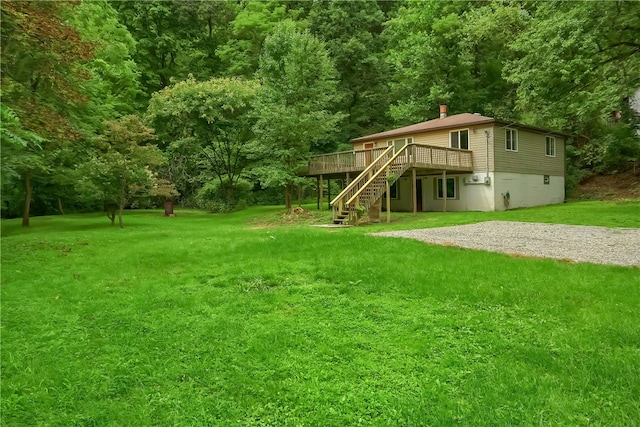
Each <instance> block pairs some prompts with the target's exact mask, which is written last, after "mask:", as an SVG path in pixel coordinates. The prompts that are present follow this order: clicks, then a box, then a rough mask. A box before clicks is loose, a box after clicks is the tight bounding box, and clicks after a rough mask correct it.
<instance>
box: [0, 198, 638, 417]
mask: <svg viewBox="0 0 640 427" xmlns="http://www.w3.org/2000/svg"><path fill="white" fill-rule="evenodd" d="M276 212H277V210H276V209H275V208H264V207H262V208H254V209H251V210H249V211H245V212H240V213H236V214H232V215H217V216H214V215H207V214H201V213H196V212H178V214H179V216H178V217H176V218H163V217H161V216H160V215H159V214H158V213H157V212H135V213H127V215H126V217H125V228H124V229H123V230H120V229H118V228H112V227H109V226H108V225H106V218H103V217H102V216H99V215H82V216H65V217H44V218H34V219H33V227H32V228H31V229H29V230H23V229H21V228H20V227H19V224H18V222H17V221H13V220H11V221H3V223H2V226H3V230H2V234H3V238H2V289H1V290H2V295H1V296H2V421H3V423H5V424H6V425H33V424H50V425H72V424H82V425H167V424H178V425H198V424H214V425H231V424H240V425H311V426H315V425H336V426H341V425H355V424H368V425H405V426H408V425H434V424H436V425H443V424H445V425H448V424H456V423H458V424H463V425H506V424H525V425H531V424H548V425H582V424H592V425H593V424H595V425H636V424H637V423H638V421H637V420H639V419H640V403H639V401H638V398H637V396H640V380H638V378H640V352H639V348H640V329H639V328H638V324H640V313H639V312H638V306H640V272H639V270H638V269H634V268H624V267H615V266H597V265H590V264H567V263H562V262H557V261H551V260H536V259H516V258H510V257H508V256H505V255H501V254H492V253H484V252H477V251H470V250H464V249H459V248H448V247H439V246H432V245H426V244H422V243H420V242H416V241H410V240H402V239H385V238H377V237H371V236H367V235H366V233H367V232H370V231H379V230H382V229H397V228H410V227H430V226H441V225H450V224H458V223H468V222H475V221H479V220H487V219H500V220H526V221H541V222H561V223H572V224H593V225H604V226H627V227H629V226H636V227H637V226H639V225H640V224H639V221H640V220H639V219H638V218H639V217H640V216H639V215H638V214H639V213H640V206H639V205H637V204H626V205H617V204H613V203H602V202H589V203H577V204H568V205H560V206H552V207H545V208H536V209H527V210H517V211H511V212H504V213H450V214H440V213H429V214H424V215H420V216H418V218H417V219H416V218H414V217H413V216H411V215H406V214H404V215H403V214H395V215H394V219H395V222H394V223H393V224H391V225H385V224H380V225H375V226H370V227H359V228H352V229H340V230H332V229H315V228H311V227H308V226H306V225H290V226H286V227H283V226H274V227H265V225H268V224H269V223H271V222H276V221H278V220H279V219H278V218H277V215H276Z"/></svg>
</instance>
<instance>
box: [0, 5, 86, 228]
mask: <svg viewBox="0 0 640 427" xmlns="http://www.w3.org/2000/svg"><path fill="white" fill-rule="evenodd" d="M73 7H74V6H73V5H71V4H68V3H62V2H60V3H58V2H14V1H5V2H2V4H1V8H2V15H3V22H2V26H1V28H0V31H1V36H2V42H3V43H2V44H3V46H2V88H3V96H2V103H3V104H5V105H6V106H8V107H9V108H10V109H11V110H12V111H13V112H14V113H15V114H16V116H17V117H18V118H19V119H20V126H21V127H22V128H23V129H25V130H28V131H30V132H32V133H33V134H36V135H38V136H39V137H40V138H41V141H42V143H41V145H40V148H41V149H38V150H34V149H33V145H32V144H31V145H29V144H27V145H25V146H24V147H23V148H24V151H23V152H22V154H23V156H24V158H25V159H30V160H29V161H28V162H24V163H23V164H22V167H21V168H20V173H21V178H22V181H23V184H24V192H25V204H24V210H23V221H22V224H23V225H24V226H28V225H29V215H30V207H31V197H32V188H33V187H32V182H33V179H34V178H37V177H38V175H43V174H44V173H45V172H47V171H48V170H50V168H49V167H50V166H51V165H50V164H47V162H48V161H50V159H51V158H52V156H51V155H50V154H51V152H52V151H54V150H56V149H58V148H60V146H61V145H63V144H65V143H69V142H70V141H76V142H77V141H79V140H80V139H81V136H82V135H81V132H80V130H79V117H78V115H77V114H76V113H77V111H78V109H80V108H81V106H82V105H83V104H85V103H86V101H87V97H86V96H85V94H84V93H83V92H82V87H83V83H84V82H86V81H87V80H88V79H89V77H90V76H89V74H88V73H87V72H86V71H85V69H84V68H83V66H84V65H85V64H86V62H87V61H88V60H89V59H91V57H92V49H93V46H92V45H91V44H90V43H88V42H85V41H83V40H82V39H81V37H80V34H79V33H78V31H77V30H76V29H75V28H73V27H72V26H71V25H70V24H69V22H68V20H67V17H68V15H69V13H71V11H72V9H73ZM36 160H37V161H36ZM29 165H31V166H29ZM44 178H45V179H46V178H47V177H44ZM3 184H4V183H3Z"/></svg>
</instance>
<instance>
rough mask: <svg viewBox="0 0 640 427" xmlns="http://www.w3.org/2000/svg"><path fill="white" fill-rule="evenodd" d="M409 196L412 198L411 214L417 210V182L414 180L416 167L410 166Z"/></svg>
mask: <svg viewBox="0 0 640 427" xmlns="http://www.w3.org/2000/svg"><path fill="white" fill-rule="evenodd" d="M411 198H412V199H413V200H412V202H413V214H414V215H415V214H416V213H417V212H418V184H417V182H416V168H415V167H413V168H411Z"/></svg>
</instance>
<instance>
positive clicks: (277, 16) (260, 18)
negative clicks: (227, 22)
mask: <svg viewBox="0 0 640 427" xmlns="http://www.w3.org/2000/svg"><path fill="white" fill-rule="evenodd" d="M285 15H286V6H285V5H284V4H280V3H279V2H276V1H248V2H244V3H243V8H242V10H240V12H239V13H238V14H237V15H236V17H235V19H234V20H233V22H232V23H231V35H232V37H231V38H230V39H229V40H228V41H227V43H225V44H224V45H222V46H220V47H219V48H218V49H217V51H216V54H217V55H218V57H220V59H221V60H222V61H223V63H224V64H225V65H226V74H227V75H232V76H247V77H249V76H251V75H252V74H253V73H255V72H256V70H257V68H258V60H259V58H260V51H261V49H262V43H263V42H264V40H265V38H266V37H267V35H268V34H269V32H270V31H271V30H272V29H273V27H274V26H275V25H276V24H277V23H278V22H280V21H281V20H283V19H284V17H285Z"/></svg>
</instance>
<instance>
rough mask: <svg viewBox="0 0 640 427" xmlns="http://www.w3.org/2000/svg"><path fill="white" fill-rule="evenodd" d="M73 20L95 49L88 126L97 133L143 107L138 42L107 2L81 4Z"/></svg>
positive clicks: (88, 67) (89, 69)
mask: <svg viewBox="0 0 640 427" xmlns="http://www.w3.org/2000/svg"><path fill="white" fill-rule="evenodd" d="M69 20H70V22H71V23H72V25H73V26H74V27H75V28H76V29H77V30H78V32H79V34H80V37H81V38H82V40H84V41H86V42H89V43H91V44H92V45H93V46H94V51H93V58H92V59H91V60H90V61H88V63H87V64H86V66H85V69H86V71H87V72H88V74H89V75H90V77H91V80H90V81H89V82H88V83H87V84H86V85H85V88H86V91H85V92H86V94H87V96H88V98H89V99H88V104H87V107H86V108H87V110H88V112H87V114H86V116H87V117H88V118H89V119H90V120H87V121H88V122H89V123H87V125H91V129H90V131H92V132H93V131H95V129H97V128H98V127H100V125H101V124H102V122H103V121H104V120H109V119H113V118H114V117H115V116H122V115H126V114H131V113H133V112H135V111H136V110H139V109H141V108H142V107H141V105H138V104H136V101H137V100H138V99H139V98H140V95H141V87H140V81H139V80H140V72H139V70H138V66H137V65H136V63H135V62H134V60H133V55H134V54H135V52H136V42H135V40H134V39H133V37H132V36H131V34H130V33H129V30H128V29H127V27H126V26H124V25H122V24H121V23H120V22H119V21H118V14H117V12H116V10H115V9H114V8H113V7H112V6H111V5H110V4H109V3H108V2H107V1H106V0H92V1H85V2H82V3H80V4H79V5H78V6H77V7H76V8H74V10H73V13H72V14H71V15H70V16H69Z"/></svg>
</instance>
